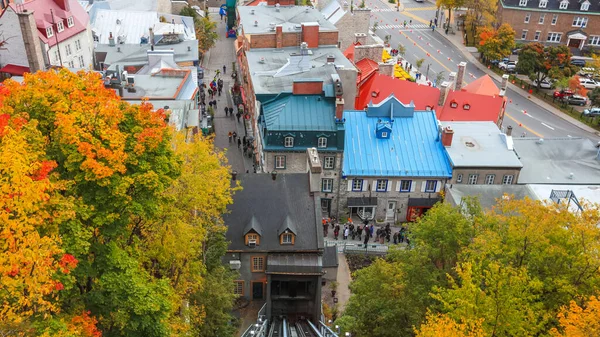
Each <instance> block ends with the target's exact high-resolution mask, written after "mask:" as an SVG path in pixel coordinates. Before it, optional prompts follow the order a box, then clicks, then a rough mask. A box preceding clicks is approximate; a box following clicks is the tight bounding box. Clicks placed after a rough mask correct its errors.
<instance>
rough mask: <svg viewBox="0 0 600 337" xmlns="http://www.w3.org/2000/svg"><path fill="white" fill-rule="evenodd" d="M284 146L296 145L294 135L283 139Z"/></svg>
mask: <svg viewBox="0 0 600 337" xmlns="http://www.w3.org/2000/svg"><path fill="white" fill-rule="evenodd" d="M283 146H285V147H294V137H285V139H284V140H283Z"/></svg>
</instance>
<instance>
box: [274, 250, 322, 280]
mask: <svg viewBox="0 0 600 337" xmlns="http://www.w3.org/2000/svg"><path fill="white" fill-rule="evenodd" d="M266 273H267V274H282V275H322V274H323V261H322V258H321V256H319V255H317V254H273V255H269V257H268V258H267V271H266Z"/></svg>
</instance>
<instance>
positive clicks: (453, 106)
mask: <svg viewBox="0 0 600 337" xmlns="http://www.w3.org/2000/svg"><path fill="white" fill-rule="evenodd" d="M450 107H451V108H457V107H458V103H456V101H452V102H450Z"/></svg>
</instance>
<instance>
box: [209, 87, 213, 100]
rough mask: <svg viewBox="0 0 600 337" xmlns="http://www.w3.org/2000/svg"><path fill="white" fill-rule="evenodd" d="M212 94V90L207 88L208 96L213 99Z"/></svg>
mask: <svg viewBox="0 0 600 337" xmlns="http://www.w3.org/2000/svg"><path fill="white" fill-rule="evenodd" d="M213 94H214V91H213V90H212V89H211V88H208V95H209V96H210V99H213V97H214V96H213Z"/></svg>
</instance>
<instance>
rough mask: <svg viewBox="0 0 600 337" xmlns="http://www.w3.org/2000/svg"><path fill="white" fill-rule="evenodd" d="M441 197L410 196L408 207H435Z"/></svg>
mask: <svg viewBox="0 0 600 337" xmlns="http://www.w3.org/2000/svg"><path fill="white" fill-rule="evenodd" d="M440 200H441V199H440V198H409V199H408V207H433V205H435V204H436V203H437V202H438V201H440Z"/></svg>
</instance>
